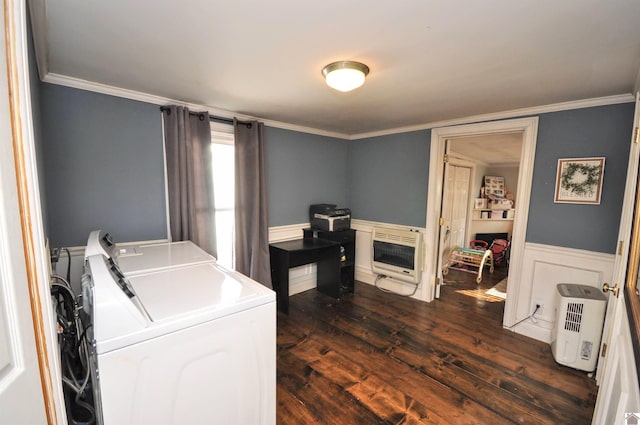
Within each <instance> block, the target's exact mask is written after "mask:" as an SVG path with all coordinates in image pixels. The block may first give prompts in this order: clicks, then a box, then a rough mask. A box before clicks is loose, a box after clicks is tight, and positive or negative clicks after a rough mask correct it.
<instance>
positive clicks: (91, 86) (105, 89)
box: [42, 72, 349, 140]
mask: <svg viewBox="0 0 640 425" xmlns="http://www.w3.org/2000/svg"><path fill="white" fill-rule="evenodd" d="M42 81H44V82H45V83H50V84H57V85H59V86H65V87H72V88H76V89H81V90H87V91H91V92H95V93H102V94H107V95H110V96H116V97H122V98H125V99H130V100H137V101H139V102H146V103H151V104H153V105H170V104H171V105H179V106H186V107H187V108H189V109H191V110H196V111H208V112H209V114H210V115H215V116H217V117H221V118H228V119H233V118H234V117H235V118H238V119H239V120H244V121H251V120H259V121H262V122H263V123H264V124H265V125H266V126H268V127H275V128H281V129H283V130H292V131H298V132H301V133H308V134H317V135H319V136H326V137H335V138H337V139H345V140H348V139H349V135H348V134H343V133H336V132H332V131H325V130H320V129H317V128H310V127H304V126H300V125H295V124H288V123H284V122H280V121H273V120H268V119H264V118H260V117H254V116H251V115H243V114H239V113H236V112H232V111H227V110H224V109H220V108H216V107H214V106H210V105H200V104H197V103H189V102H184V101H182V100H177V99H171V98H168V97H162V96H156V95H153V94H148V93H143V92H139V91H135V90H128V89H123V88H120V87H115V86H109V85H106V84H100V83H95V82H93V81H88V80H83V79H80V78H73V77H67V76H65V75H60V74H55V73H52V72H50V73H48V74H47V75H46V76H45V77H44V78H42Z"/></svg>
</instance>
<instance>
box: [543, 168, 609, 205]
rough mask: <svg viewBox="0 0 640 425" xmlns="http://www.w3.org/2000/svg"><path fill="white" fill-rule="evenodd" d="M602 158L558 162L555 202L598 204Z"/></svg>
mask: <svg viewBox="0 0 640 425" xmlns="http://www.w3.org/2000/svg"><path fill="white" fill-rule="evenodd" d="M603 172H604V158H603V157H602V158H570V159H559V160H558V174H557V177H556V195H555V202H559V203H580V204H599V203H600V193H601V190H602V176H603Z"/></svg>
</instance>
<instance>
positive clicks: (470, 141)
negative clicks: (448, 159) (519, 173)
mask: <svg viewBox="0 0 640 425" xmlns="http://www.w3.org/2000/svg"><path fill="white" fill-rule="evenodd" d="M522 137H523V133H522V132H515V133H500V134H488V135H483V136H465V137H457V138H455V139H450V140H449V153H450V154H453V155H456V154H457V155H456V156H458V157H460V158H463V159H472V160H474V161H479V162H483V163H485V164H487V165H493V166H517V165H519V164H520V157H521V154H522Z"/></svg>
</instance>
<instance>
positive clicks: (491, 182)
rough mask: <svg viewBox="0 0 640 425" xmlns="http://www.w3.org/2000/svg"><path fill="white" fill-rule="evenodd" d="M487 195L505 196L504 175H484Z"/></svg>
mask: <svg viewBox="0 0 640 425" xmlns="http://www.w3.org/2000/svg"><path fill="white" fill-rule="evenodd" d="M484 193H485V195H497V196H504V193H505V189H504V177H499V176H484Z"/></svg>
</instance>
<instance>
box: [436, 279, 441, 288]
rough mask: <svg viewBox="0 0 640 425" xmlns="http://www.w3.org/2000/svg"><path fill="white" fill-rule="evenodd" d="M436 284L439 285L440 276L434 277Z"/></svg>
mask: <svg viewBox="0 0 640 425" xmlns="http://www.w3.org/2000/svg"><path fill="white" fill-rule="evenodd" d="M436 286H440V278H439V277H436Z"/></svg>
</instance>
